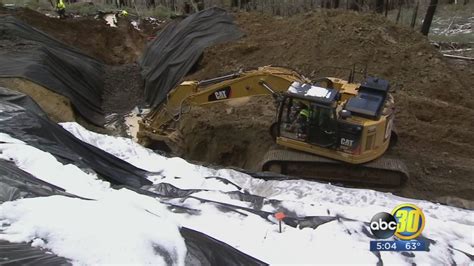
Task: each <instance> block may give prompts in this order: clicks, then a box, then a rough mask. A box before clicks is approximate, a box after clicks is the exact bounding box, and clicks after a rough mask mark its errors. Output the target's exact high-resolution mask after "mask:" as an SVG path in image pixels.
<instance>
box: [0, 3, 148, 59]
mask: <svg viewBox="0 0 474 266" xmlns="http://www.w3.org/2000/svg"><path fill="white" fill-rule="evenodd" d="M1 14H10V15H13V16H15V17H17V18H19V19H21V20H23V21H25V22H26V23H28V24H29V25H31V26H33V27H35V28H37V29H39V30H41V31H44V32H45V33H47V34H49V35H51V36H53V37H55V38H57V39H59V40H61V41H62V42H64V43H66V44H69V45H71V46H73V47H76V48H78V49H80V50H82V51H83V52H85V53H86V54H88V55H90V56H92V57H94V58H97V59H100V60H102V61H103V62H104V63H106V64H111V65H116V64H125V63H131V62H135V60H136V59H137V58H138V56H140V55H141V53H142V51H143V48H144V47H145V45H146V38H147V36H146V35H145V34H143V33H141V32H139V31H137V30H135V29H134V28H133V26H132V25H131V24H130V22H129V21H128V20H126V19H122V20H119V21H118V25H117V26H118V27H117V28H111V27H110V26H108V25H107V24H106V22H105V21H104V20H99V19H94V18H92V17H82V18H74V19H65V20H59V19H57V18H51V17H48V16H45V15H43V14H41V13H38V12H36V11H33V10H30V9H27V8H18V9H15V10H7V9H1V8H0V15H1Z"/></svg>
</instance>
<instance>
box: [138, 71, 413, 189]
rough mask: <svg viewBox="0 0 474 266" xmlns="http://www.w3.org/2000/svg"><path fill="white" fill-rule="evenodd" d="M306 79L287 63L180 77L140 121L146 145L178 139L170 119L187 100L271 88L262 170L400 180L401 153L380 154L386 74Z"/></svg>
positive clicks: (390, 114)
mask: <svg viewBox="0 0 474 266" xmlns="http://www.w3.org/2000/svg"><path fill="white" fill-rule="evenodd" d="M353 79H354V71H351V74H350V77H349V80H348V81H346V80H342V79H339V78H321V79H318V80H314V81H310V80H308V79H306V78H305V77H303V76H301V75H300V74H298V73H296V72H295V71H293V70H289V69H286V68H281V67H271V66H265V67H260V68H258V69H253V70H248V71H239V72H236V73H233V74H229V75H225V76H221V77H217V78H213V79H208V80H202V81H184V82H182V83H181V84H180V85H179V86H177V87H176V88H174V89H172V90H171V91H170V92H169V93H168V95H167V97H166V100H165V101H164V102H163V103H161V104H160V105H159V106H158V107H157V108H155V109H154V110H152V111H151V112H150V113H149V114H148V115H147V116H146V117H145V118H144V119H143V120H142V121H140V123H139V132H138V134H137V137H138V140H139V142H140V143H141V144H142V145H144V146H148V147H150V146H153V147H162V148H163V147H166V146H170V145H173V144H172V143H177V142H179V140H177V139H176V138H177V135H179V134H177V132H176V125H177V123H178V121H179V119H180V116H181V115H183V114H184V113H186V111H187V110H189V108H191V107H192V106H210V105H212V104H215V103H218V102H223V101H229V100H232V99H236V98H241V97H251V96H257V95H272V96H273V97H274V99H275V102H276V104H277V105H278V109H277V114H276V116H275V117H276V119H275V121H274V123H273V124H272V126H271V128H270V133H271V135H272V136H273V138H274V139H275V142H276V144H277V145H276V147H277V148H274V149H271V150H269V151H268V152H267V153H266V155H265V156H264V158H262V161H261V163H260V166H261V170H262V171H269V172H274V173H279V174H285V175H290V176H295V177H300V178H315V179H319V180H329V181H331V182H340V181H342V182H347V183H356V184H361V183H362V184H370V185H381V186H399V185H402V184H403V183H404V182H405V181H406V179H407V178H408V171H407V168H406V166H405V165H404V164H403V163H402V162H401V161H399V160H397V159H394V158H387V156H382V155H383V154H384V153H385V152H386V150H387V149H388V148H389V146H390V145H392V144H394V143H395V142H396V134H395V133H394V131H393V129H394V127H393V120H394V108H395V105H394V100H393V97H392V95H391V94H390V91H389V89H390V87H389V83H388V82H387V81H386V80H383V79H378V78H372V77H366V78H365V80H364V81H363V82H362V83H354V82H353Z"/></svg>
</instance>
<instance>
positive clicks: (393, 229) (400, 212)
mask: <svg viewBox="0 0 474 266" xmlns="http://www.w3.org/2000/svg"><path fill="white" fill-rule="evenodd" d="M424 228H425V215H424V214H423V211H422V210H421V209H420V208H418V207H417V206H415V205H413V204H401V205H398V206H397V207H395V209H393V211H392V213H391V214H390V213H387V212H379V213H377V214H376V215H374V217H372V220H371V221H370V231H372V234H374V236H376V237H377V238H380V239H386V238H389V237H391V236H393V235H395V236H396V237H397V238H399V239H401V240H411V239H415V238H417V237H418V236H419V235H420V234H421V232H422V231H423V229H424Z"/></svg>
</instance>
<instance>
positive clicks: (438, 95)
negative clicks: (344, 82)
mask: <svg viewBox="0 0 474 266" xmlns="http://www.w3.org/2000/svg"><path fill="white" fill-rule="evenodd" d="M235 16H236V21H237V23H238V24H239V25H240V27H241V28H242V29H243V30H244V32H245V33H246V36H245V37H244V38H242V39H241V40H240V41H238V42H236V43H229V44H223V45H219V46H216V47H212V48H210V49H208V50H207V51H206V52H205V54H204V58H203V60H202V61H201V62H200V68H199V70H198V71H197V72H196V73H194V74H193V75H192V76H191V77H190V78H195V79H203V78H209V77H214V76H217V75H220V74H222V73H226V72H229V71H235V70H237V69H239V68H248V67H258V66H262V65H279V66H286V67H290V68H293V69H295V70H297V71H298V72H300V73H302V74H304V75H306V76H307V77H310V78H316V77H321V76H336V77H342V78H347V76H348V73H349V72H348V71H347V70H341V69H334V68H331V67H330V66H336V67H350V66H351V65H352V64H353V63H362V64H367V65H368V73H370V74H371V75H375V76H379V77H382V78H385V79H388V80H389V81H390V82H391V83H392V86H394V87H396V88H397V89H398V90H397V92H396V93H395V98H396V101H397V117H396V126H397V130H398V133H399V136H400V138H399V139H400V141H399V144H398V146H397V147H396V148H395V149H393V150H391V151H390V152H389V153H390V154H392V155H396V156H397V157H399V158H401V159H402V160H403V161H405V163H406V164H407V165H408V167H409V170H410V173H411V178H410V180H409V182H408V184H407V185H406V186H405V187H403V188H401V189H397V190H394V191H393V192H395V193H397V194H400V195H403V196H409V197H416V198H425V199H436V198H437V197H440V196H450V195H451V196H452V195H456V196H457V197H463V198H467V199H470V200H472V199H474V196H473V195H474V187H473V186H472V185H471V182H472V178H473V177H474V159H473V158H472V151H473V150H474V139H473V138H472V137H470V136H471V135H472V133H471V132H472V131H473V130H474V123H473V119H472V117H474V111H473V107H474V100H473V99H472V98H471V97H469V96H468V95H472V93H473V90H474V87H473V86H472V82H473V80H472V73H471V72H470V71H472V65H471V67H470V69H471V70H469V68H468V69H467V70H464V71H460V70H459V68H457V67H454V66H453V65H452V63H451V62H450V61H448V60H447V59H445V58H443V57H442V56H441V55H440V54H439V52H438V51H436V49H435V48H433V47H432V46H431V45H430V44H429V42H428V41H427V39H426V38H425V37H424V36H422V35H420V34H419V33H417V32H414V31H412V30H411V29H408V28H402V27H399V26H397V25H395V24H393V23H391V22H389V21H387V20H385V18H383V17H381V16H378V15H374V14H359V13H354V12H347V11H322V12H315V13H310V14H303V15H297V16H294V17H290V18H279V17H270V16H265V15H262V14H252V13H238V14H236V15H235ZM257 101H258V102H255V103H254V104H250V103H248V104H246V105H245V110H244V111H239V112H245V113H248V114H249V115H247V116H239V115H235V117H234V116H230V117H229V116H228V114H227V113H226V112H224V111H222V110H223V109H224V110H225V108H221V109H220V111H219V109H215V110H214V108H212V109H210V110H209V111H203V110H200V109H196V110H195V111H192V112H191V114H190V115H189V116H188V117H190V118H184V119H183V121H184V122H183V123H181V124H182V125H181V127H182V128H181V129H182V131H183V132H184V134H185V139H186V138H188V139H190V140H191V141H188V142H187V143H188V146H187V147H186V152H187V156H188V158H190V159H195V160H202V158H206V159H208V160H210V161H211V162H213V163H218V164H227V165H229V164H230V165H237V166H244V167H250V166H253V165H254V163H249V162H248V160H249V158H251V160H256V157H258V154H257V155H256V156H253V157H252V156H251V157H248V156H242V153H244V154H246V153H252V150H258V149H259V148H265V147H268V146H269V145H271V143H269V142H268V141H269V139H267V138H260V136H261V135H262V134H268V133H267V132H266V131H267V130H266V129H265V130H262V129H261V126H264V125H263V123H262V122H261V121H259V120H256V119H266V117H261V114H262V111H261V109H262V108H263V109H266V108H270V107H268V106H272V100H271V98H267V99H266V100H265V101H263V102H262V100H261V99H259V100H257ZM235 110H237V108H236V109H235ZM235 112H236V114H237V113H238V112H237V111H235ZM210 129H211V130H210ZM204 132H205V133H204ZM204 147H206V148H204ZM209 147H215V148H209ZM230 147H231V148H230ZM249 147H251V149H249ZM242 151H243V152H242Z"/></svg>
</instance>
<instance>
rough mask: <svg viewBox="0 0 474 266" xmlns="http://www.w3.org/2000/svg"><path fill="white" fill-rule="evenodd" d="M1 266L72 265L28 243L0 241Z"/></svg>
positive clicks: (66, 260) (64, 259)
mask: <svg viewBox="0 0 474 266" xmlns="http://www.w3.org/2000/svg"><path fill="white" fill-rule="evenodd" d="M0 265H31V266H50V265H72V263H71V262H70V261H69V260H68V259H66V258H63V257H59V256H56V255H54V254H52V253H51V252H49V251H47V250H44V249H41V248H38V247H32V246H31V245H30V244H28V243H11V242H8V241H5V240H0Z"/></svg>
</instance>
